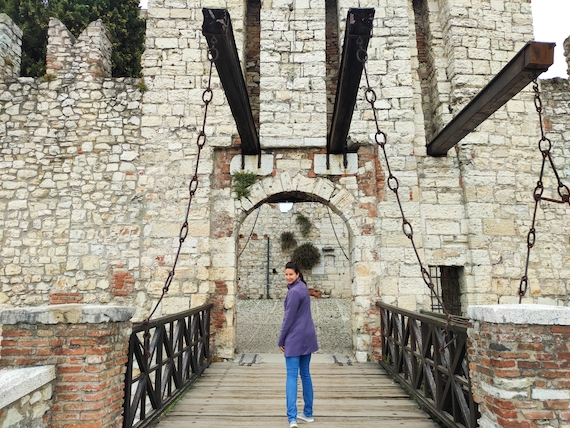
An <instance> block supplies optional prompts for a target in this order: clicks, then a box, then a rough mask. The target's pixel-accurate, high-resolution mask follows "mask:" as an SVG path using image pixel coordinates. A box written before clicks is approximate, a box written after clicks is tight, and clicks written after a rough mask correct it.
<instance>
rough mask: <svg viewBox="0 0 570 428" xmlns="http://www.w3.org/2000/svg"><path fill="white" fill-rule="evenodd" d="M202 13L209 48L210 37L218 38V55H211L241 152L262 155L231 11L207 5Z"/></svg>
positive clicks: (203, 29) (204, 32)
mask: <svg viewBox="0 0 570 428" xmlns="http://www.w3.org/2000/svg"><path fill="white" fill-rule="evenodd" d="M202 13H203V14H204V23H203V25H202V34H204V36H205V37H206V40H207V42H208V46H209V47H210V48H211V47H212V40H213V39H214V38H215V40H217V44H216V48H217V49H218V56H217V58H215V59H214V64H215V65H216V70H217V71H218V76H219V77H220V81H221V82H222V87H223V88H224V92H225V94H226V98H227V100H228V104H229V105H230V110H231V112H232V116H233V117H234V120H235V123H236V126H237V130H238V133H239V136H240V138H241V149H242V153H243V154H244V155H260V156H261V146H260V143H259V134H258V133H257V129H256V127H255V122H254V120H253V113H252V112H251V105H250V103H249V96H248V94H247V87H246V85H245V80H244V78H243V71H242V68H241V65H240V62H239V57H238V53H237V48H236V42H235V39H234V33H233V28H232V21H231V18H230V14H229V12H228V11H227V9H210V8H204V9H202Z"/></svg>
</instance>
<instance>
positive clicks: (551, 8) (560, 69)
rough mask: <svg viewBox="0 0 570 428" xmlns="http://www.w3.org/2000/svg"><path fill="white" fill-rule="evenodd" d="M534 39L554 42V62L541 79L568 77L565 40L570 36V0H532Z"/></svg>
mask: <svg viewBox="0 0 570 428" xmlns="http://www.w3.org/2000/svg"><path fill="white" fill-rule="evenodd" d="M531 6H532V15H533V18H534V39H535V40H536V41H538V42H554V43H556V47H555V48H554V64H552V65H551V66H550V68H549V69H548V71H547V72H546V73H543V74H542V75H541V76H540V78H541V79H549V78H552V77H556V76H559V77H568V74H567V69H568V66H567V64H566V59H565V58H564V46H563V43H564V40H565V39H567V38H568V37H569V36H570V0H532V3H531Z"/></svg>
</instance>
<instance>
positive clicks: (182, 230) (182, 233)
mask: <svg viewBox="0 0 570 428" xmlns="http://www.w3.org/2000/svg"><path fill="white" fill-rule="evenodd" d="M178 236H179V237H180V242H184V240H185V239H186V237H187V236H188V222H187V221H185V222H184V224H183V225H182V227H181V228H180V233H179V235H178Z"/></svg>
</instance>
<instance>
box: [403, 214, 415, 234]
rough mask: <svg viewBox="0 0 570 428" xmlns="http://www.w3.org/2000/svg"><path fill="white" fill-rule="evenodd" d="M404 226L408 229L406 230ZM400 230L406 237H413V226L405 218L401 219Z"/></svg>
mask: <svg viewBox="0 0 570 428" xmlns="http://www.w3.org/2000/svg"><path fill="white" fill-rule="evenodd" d="M406 227H407V228H408V230H406ZM402 231H403V232H404V235H406V236H407V237H408V239H412V238H413V237H414V228H413V227H412V224H411V223H410V222H409V221H408V220H406V219H405V218H404V219H403V220H402Z"/></svg>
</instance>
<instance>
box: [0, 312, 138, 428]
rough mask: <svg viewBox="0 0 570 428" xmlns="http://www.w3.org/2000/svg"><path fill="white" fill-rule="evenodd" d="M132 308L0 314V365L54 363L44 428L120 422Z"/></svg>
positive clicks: (97, 427)
mask: <svg viewBox="0 0 570 428" xmlns="http://www.w3.org/2000/svg"><path fill="white" fill-rule="evenodd" d="M133 313H134V308H128V307H124V306H98V305H74V304H69V305H53V306H44V307H29V308H17V309H8V310H5V311H3V312H1V313H0V324H2V328H3V330H2V336H3V340H2V349H1V352H2V353H1V355H0V368H3V367H16V366H17V367H22V366H37V365H48V364H49V365H55V366H56V380H55V384H54V393H53V403H54V404H53V406H52V409H51V415H50V419H51V423H50V424H49V426H50V427H69V426H73V427H89V428H102V427H120V426H122V419H123V416H122V411H123V409H122V405H123V397H124V392H123V390H124V375H125V367H126V366H125V364H126V362H127V352H128V344H129V337H130V334H131V322H130V319H131V317H132V315H133Z"/></svg>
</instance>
